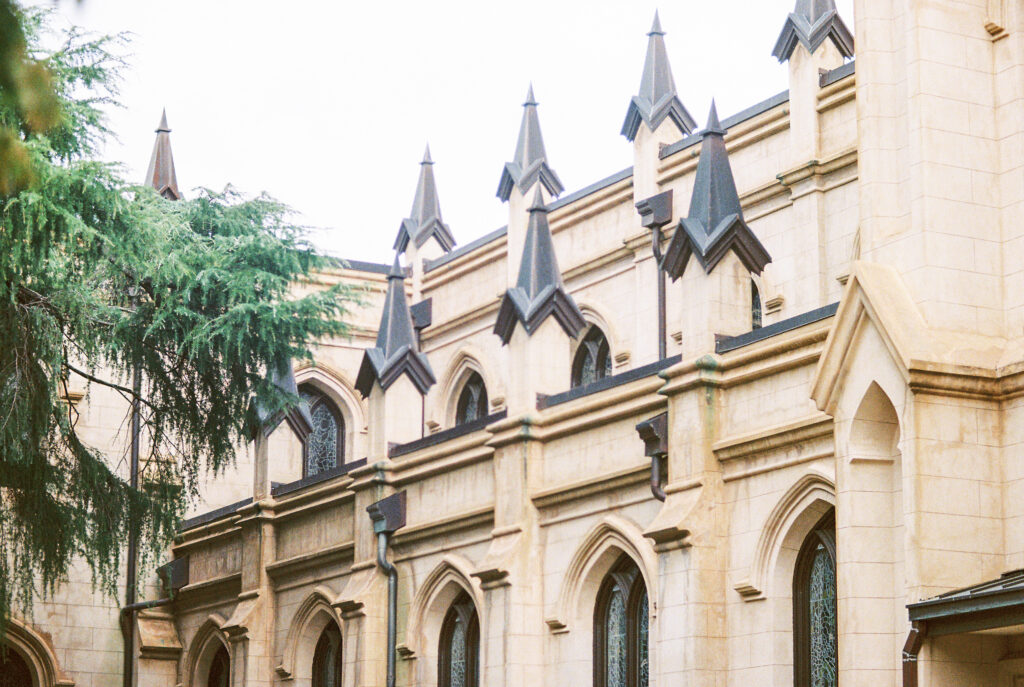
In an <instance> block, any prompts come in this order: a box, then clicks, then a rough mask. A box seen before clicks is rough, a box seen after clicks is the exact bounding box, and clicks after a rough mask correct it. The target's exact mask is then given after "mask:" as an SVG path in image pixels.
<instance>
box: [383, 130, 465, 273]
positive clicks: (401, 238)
mask: <svg viewBox="0 0 1024 687" xmlns="http://www.w3.org/2000/svg"><path fill="white" fill-rule="evenodd" d="M431 237H433V238H434V239H436V240H437V243H438V245H440V246H441V249H442V250H444V252H446V253H448V252H450V251H451V249H452V248H454V247H455V237H453V236H452V232H451V230H449V229H448V225H447V224H445V223H444V222H443V221H441V203H440V201H439V200H438V197H437V184H436V183H435V182H434V161H433V160H432V159H431V157H430V146H427V149H426V150H425V151H424V152H423V161H422V162H421V163H420V179H419V182H418V183H417V184H416V197H415V199H414V200H413V203H412V211H411V212H410V213H409V217H407V218H406V219H404V220H402V226H401V227H400V228H399V229H398V237H397V238H395V245H394V249H395V250H396V251H398V252H399V253H404V252H405V249H406V248H407V247H408V246H409V241H412V242H413V243H414V244H415V245H416V247H417V248H420V247H422V246H423V244H424V243H426V242H427V241H429V240H430V238H431Z"/></svg>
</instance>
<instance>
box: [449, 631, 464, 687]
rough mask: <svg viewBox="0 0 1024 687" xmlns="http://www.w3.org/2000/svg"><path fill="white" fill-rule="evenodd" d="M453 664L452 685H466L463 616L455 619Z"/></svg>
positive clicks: (450, 670)
mask: <svg viewBox="0 0 1024 687" xmlns="http://www.w3.org/2000/svg"><path fill="white" fill-rule="evenodd" d="M449 656H450V657H451V666H450V669H449V672H448V674H449V675H450V676H451V687H466V624H465V623H464V622H462V618H459V619H457V620H456V621H455V628H454V629H453V630H452V648H451V652H450V653H449Z"/></svg>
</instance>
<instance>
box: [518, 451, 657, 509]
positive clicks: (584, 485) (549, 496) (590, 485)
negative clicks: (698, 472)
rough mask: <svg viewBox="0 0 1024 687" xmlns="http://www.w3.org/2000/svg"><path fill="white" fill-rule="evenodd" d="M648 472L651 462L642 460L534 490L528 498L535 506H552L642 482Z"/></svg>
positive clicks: (644, 481)
mask: <svg viewBox="0 0 1024 687" xmlns="http://www.w3.org/2000/svg"><path fill="white" fill-rule="evenodd" d="M650 473H651V464H650V463H649V462H648V461H644V462H643V463H642V464H640V465H634V466H632V467H629V468H624V469H622V470H616V471H615V472H609V473H606V474H603V475H596V476H591V477H587V478H586V479H582V480H578V481H576V482H571V483H569V484H560V485H558V486H556V487H550V488H548V489H544V490H541V491H538V492H535V493H533V494H530V500H532V501H533V503H534V505H535V506H537V508H552V507H554V506H559V505H562V504H565V503H569V502H571V501H578V500H579V499H584V498H587V497H589V496H594V495H597V494H603V493H606V492H609V491H616V490H619V489H622V488H625V487H631V486H635V485H637V484H644V483H646V482H647V480H648V479H649V478H650ZM648 496H650V494H648ZM651 498H653V497H651Z"/></svg>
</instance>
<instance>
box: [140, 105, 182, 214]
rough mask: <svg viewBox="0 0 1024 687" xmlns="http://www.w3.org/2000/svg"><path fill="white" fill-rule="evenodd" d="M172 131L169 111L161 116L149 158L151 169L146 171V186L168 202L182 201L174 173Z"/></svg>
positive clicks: (165, 111)
mask: <svg viewBox="0 0 1024 687" xmlns="http://www.w3.org/2000/svg"><path fill="white" fill-rule="evenodd" d="M170 134H171V129H170V127H168V126H167V110H166V109H165V110H164V111H163V114H162V115H161V116H160V124H159V125H158V126H157V128H156V142H155V143H154V144H153V154H152V156H150V158H149V169H148V170H147V171H146V181H145V183H146V185H147V186H152V187H153V188H155V189H156V190H157V193H159V194H160V195H161V196H163V197H164V198H167V199H168V200H180V199H181V191H179V190H178V176H177V175H176V174H175V173H174V156H173V155H172V154H171V135H170Z"/></svg>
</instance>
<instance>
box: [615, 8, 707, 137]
mask: <svg viewBox="0 0 1024 687" xmlns="http://www.w3.org/2000/svg"><path fill="white" fill-rule="evenodd" d="M647 36H648V39H647V59H646V60H644V73H643V76H642V77H641V78H640V92H639V93H638V94H637V95H634V96H633V99H632V100H631V101H630V103H629V109H628V110H627V111H626V121H624V122H623V123H622V135H623V136H625V137H626V138H627V139H629V140H630V141H632V140H633V139H634V138H636V134H637V131H639V130H640V124H642V123H643V124H647V127H648V128H649V129H650V130H651V131H654V130H655V129H657V128H658V127H659V126H661V123H662V122H663V121H665V119H666V118H669V119H671V120H672V123H673V124H675V125H676V127H678V129H679V132H680V133H682V134H689V133H690V132H692V131H693V130H694V129H696V128H697V123H696V122H695V121H693V117H691V116H690V113H689V112H687V110H686V107H685V106H684V105H683V103H682V101H681V100H679V95H678V94H677V93H676V82H675V80H674V79H673V78H672V67H671V65H669V62H668V51H666V50H665V32H664V31H662V30H661V20H660V19H658V13H657V11H655V13H654V23H653V24H652V25H651V30H650V32H648V34H647Z"/></svg>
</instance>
